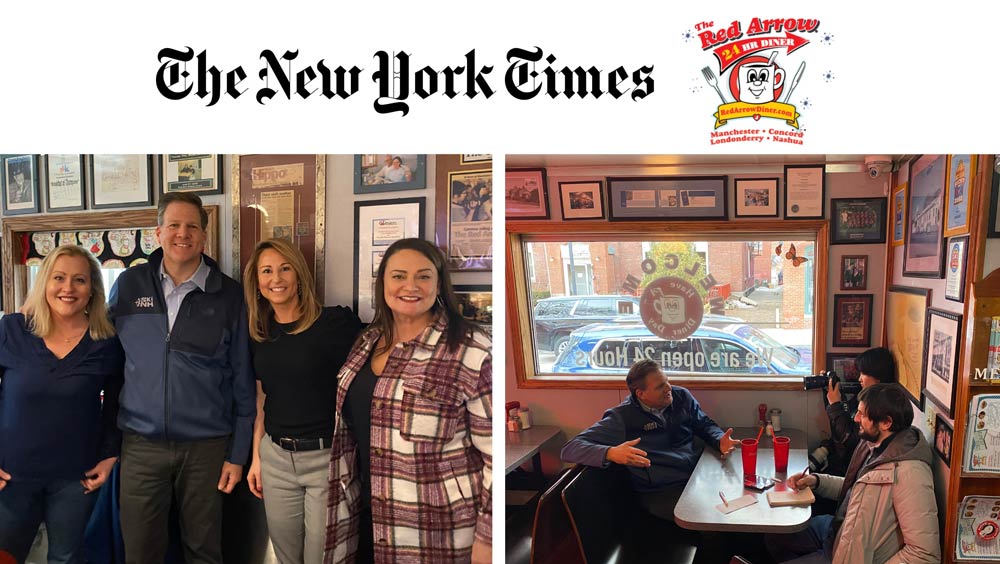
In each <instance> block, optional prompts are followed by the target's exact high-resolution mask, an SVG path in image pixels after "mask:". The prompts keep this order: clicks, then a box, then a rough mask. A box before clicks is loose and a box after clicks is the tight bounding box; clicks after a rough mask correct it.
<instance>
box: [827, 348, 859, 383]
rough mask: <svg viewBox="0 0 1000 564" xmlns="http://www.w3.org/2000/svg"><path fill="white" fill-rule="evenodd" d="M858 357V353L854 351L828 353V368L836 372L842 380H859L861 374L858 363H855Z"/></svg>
mask: <svg viewBox="0 0 1000 564" xmlns="http://www.w3.org/2000/svg"><path fill="white" fill-rule="evenodd" d="M857 358H858V355H856V354H854V353H827V354H826V369H827V370H832V371H834V372H836V373H837V376H838V377H840V379H841V380H851V381H852V382H857V381H858V377H860V376H861V372H860V371H859V370H858V365H857V364H856V363H855V359H857Z"/></svg>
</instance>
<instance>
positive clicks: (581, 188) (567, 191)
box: [559, 180, 604, 220]
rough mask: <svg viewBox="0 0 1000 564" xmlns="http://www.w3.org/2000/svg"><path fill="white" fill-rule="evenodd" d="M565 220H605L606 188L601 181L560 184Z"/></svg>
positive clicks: (560, 197) (560, 196) (560, 198)
mask: <svg viewBox="0 0 1000 564" xmlns="http://www.w3.org/2000/svg"><path fill="white" fill-rule="evenodd" d="M559 200H560V201H561V202H562V217H563V219H567V220H569V219H604V186H603V184H602V182H601V181H600V180H593V181H583V182H560V183H559Z"/></svg>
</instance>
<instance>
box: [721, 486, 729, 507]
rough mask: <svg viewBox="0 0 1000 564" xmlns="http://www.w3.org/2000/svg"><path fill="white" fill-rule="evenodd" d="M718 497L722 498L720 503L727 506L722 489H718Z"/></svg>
mask: <svg viewBox="0 0 1000 564" xmlns="http://www.w3.org/2000/svg"><path fill="white" fill-rule="evenodd" d="M719 497H721V498H722V505H725V506H726V507H729V502H728V501H726V496H724V495H723V494H722V490H719Z"/></svg>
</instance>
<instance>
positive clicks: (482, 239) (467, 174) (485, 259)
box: [435, 168, 493, 270]
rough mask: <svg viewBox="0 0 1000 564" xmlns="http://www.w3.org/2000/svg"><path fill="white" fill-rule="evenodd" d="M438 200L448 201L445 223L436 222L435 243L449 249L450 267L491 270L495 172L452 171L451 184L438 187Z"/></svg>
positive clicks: (481, 170) (449, 175)
mask: <svg viewBox="0 0 1000 564" xmlns="http://www.w3.org/2000/svg"><path fill="white" fill-rule="evenodd" d="M442 184H443V183H442ZM435 197H436V198H438V199H439V201H441V202H448V207H447V208H444V209H445V210H447V211H446V215H447V218H446V221H441V218H440V217H439V218H438V221H437V233H436V241H435V244H436V245H437V246H438V247H440V248H442V249H446V251H447V255H448V263H449V264H450V265H451V267H452V268H454V269H455V270H492V268H493V170H492V169H489V168H485V169H479V170H460V171H453V172H449V173H448V183H447V184H446V185H439V186H438V188H437V191H436V192H435ZM438 210H442V208H440V207H439V208H438Z"/></svg>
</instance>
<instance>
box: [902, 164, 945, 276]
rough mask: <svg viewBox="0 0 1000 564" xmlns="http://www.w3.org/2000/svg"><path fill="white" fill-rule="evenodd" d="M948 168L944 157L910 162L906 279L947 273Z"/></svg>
mask: <svg viewBox="0 0 1000 564" xmlns="http://www.w3.org/2000/svg"><path fill="white" fill-rule="evenodd" d="M947 169H948V159H947V158H946V157H945V155H924V156H922V157H918V158H915V159H913V160H912V161H910V189H909V192H908V193H907V197H906V243H905V245H904V250H903V276H912V277H916V278H941V277H942V276H943V274H944V240H943V239H942V233H943V231H944V211H943V207H944V194H945V179H946V178H947V172H948V170H947Z"/></svg>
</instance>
